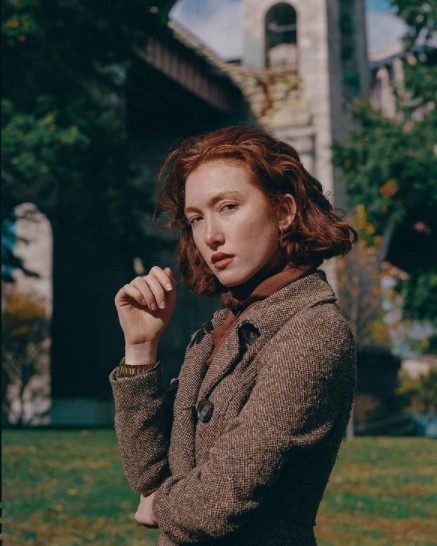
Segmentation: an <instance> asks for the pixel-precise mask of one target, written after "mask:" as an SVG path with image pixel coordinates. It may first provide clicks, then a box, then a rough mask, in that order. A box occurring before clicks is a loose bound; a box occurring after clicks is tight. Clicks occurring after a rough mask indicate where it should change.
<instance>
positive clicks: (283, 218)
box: [277, 193, 297, 230]
mask: <svg viewBox="0 0 437 546" xmlns="http://www.w3.org/2000/svg"><path fill="white" fill-rule="evenodd" d="M277 212H278V220H279V227H280V229H282V230H285V229H287V228H289V227H290V226H291V224H292V223H293V220H294V218H295V216H296V213H297V205H296V199H295V198H294V197H293V196H292V195H291V194H290V193H284V194H283V195H282V196H281V200H280V201H279V202H278V204H277Z"/></svg>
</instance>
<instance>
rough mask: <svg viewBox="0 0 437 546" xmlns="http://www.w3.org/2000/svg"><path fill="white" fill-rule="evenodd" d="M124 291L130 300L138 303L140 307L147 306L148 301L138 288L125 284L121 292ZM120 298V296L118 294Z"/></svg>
mask: <svg viewBox="0 0 437 546" xmlns="http://www.w3.org/2000/svg"><path fill="white" fill-rule="evenodd" d="M122 291H124V293H125V294H127V295H128V296H129V297H130V298H132V299H133V300H134V301H136V302H137V303H138V304H139V305H145V304H146V301H145V299H144V297H143V294H142V293H141V291H140V290H138V288H136V287H135V286H132V284H125V285H124V286H123V288H122V290H121V291H120V292H122ZM117 297H118V294H117Z"/></svg>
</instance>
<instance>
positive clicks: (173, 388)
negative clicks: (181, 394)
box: [169, 377, 179, 391]
mask: <svg viewBox="0 0 437 546" xmlns="http://www.w3.org/2000/svg"><path fill="white" fill-rule="evenodd" d="M178 386H179V377H173V378H172V379H170V388H169V390H170V391H176V390H177V388H178Z"/></svg>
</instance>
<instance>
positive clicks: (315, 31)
mask: <svg viewBox="0 0 437 546" xmlns="http://www.w3.org/2000/svg"><path fill="white" fill-rule="evenodd" d="M243 33H244V49H243V58H242V60H241V64H240V65H233V67H232V73H233V75H234V78H235V79H236V80H237V82H238V83H239V85H240V86H241V87H242V89H243V92H244V93H245V95H246V97H247V99H248V101H249V103H250V105H251V107H252V111H253V113H254V115H255V117H256V119H257V120H258V122H259V124H260V125H261V126H262V127H263V128H264V129H265V130H267V131H268V132H269V133H271V134H273V135H274V136H276V137H277V138H280V139H282V140H285V141H286V142H289V143H290V144H291V145H293V146H294V147H295V148H296V149H297V151H298V152H299V154H300V155H301V157H302V160H303V163H304V164H305V166H306V167H307V169H308V170H309V171H310V172H311V173H312V174H313V175H314V176H315V177H316V178H318V179H319V180H320V181H321V182H322V183H323V185H324V188H325V191H326V192H327V193H329V194H330V196H331V199H333V200H334V201H335V202H336V203H337V201H339V203H338V204H340V205H342V204H343V199H342V198H341V192H340V191H337V190H338V188H336V184H335V174H334V168H333V166H332V161H331V147H332V144H333V142H334V140H340V141H341V140H343V139H344V138H346V136H347V133H348V131H349V128H350V122H349V121H348V119H347V105H348V103H349V102H350V100H351V99H353V98H354V97H355V96H357V95H367V94H368V86H369V77H368V62H367V46H366V31H365V13H364V0H348V1H346V0H293V1H292V2H277V1H275V0H243ZM287 54H288V55H289V57H288V59H287ZM337 197H338V199H337Z"/></svg>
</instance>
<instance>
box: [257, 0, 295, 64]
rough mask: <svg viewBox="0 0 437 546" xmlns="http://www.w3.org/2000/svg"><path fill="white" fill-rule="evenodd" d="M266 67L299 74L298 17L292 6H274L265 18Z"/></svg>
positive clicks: (283, 3)
mask: <svg viewBox="0 0 437 546" xmlns="http://www.w3.org/2000/svg"><path fill="white" fill-rule="evenodd" d="M265 37H266V39H265V44H266V66H268V67H284V68H289V69H291V70H293V71H295V72H297V15H296V10H295V9H294V8H293V6H291V5H290V4H287V3H285V2H280V3H278V4H275V5H274V6H272V7H271V8H270V9H269V10H268V12H267V14H266V18H265Z"/></svg>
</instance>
